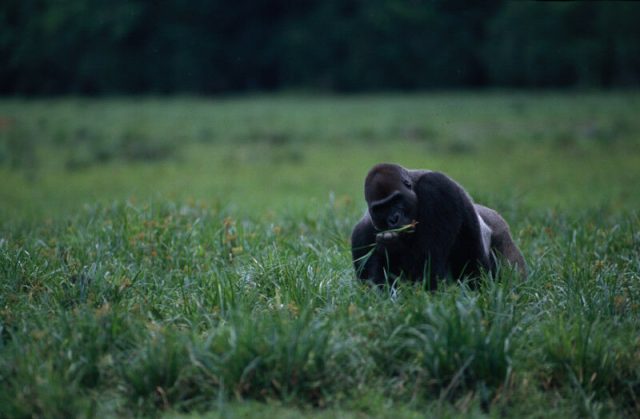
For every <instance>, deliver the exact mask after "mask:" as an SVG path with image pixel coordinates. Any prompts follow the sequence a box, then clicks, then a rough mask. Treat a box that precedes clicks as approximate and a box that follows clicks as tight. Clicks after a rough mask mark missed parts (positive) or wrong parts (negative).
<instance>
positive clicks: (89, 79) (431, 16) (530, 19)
mask: <svg viewBox="0 0 640 419" xmlns="http://www.w3.org/2000/svg"><path fill="white" fill-rule="evenodd" d="M639 20H640V5H639V4H634V3H632V2H568V3H565V2H563V3H537V2H525V1H518V2H507V1H501V0H492V1H490V2H475V1H467V0H455V1H451V0H447V1H443V0H435V1H421V0H393V1H382V0H375V1H358V0H347V1H345V0H337V1H329V0H312V1H304V2H291V1H285V0H258V1H256V0H250V1H249V0H239V1H235V2H233V4H232V5H231V4H229V3H228V2H226V1H220V0H217V1H189V2H184V1H178V0H167V1H162V2H147V1H140V0H113V1H104V0H68V1H64V2H60V1H55V0H5V1H3V2H2V3H0V56H2V65H0V92H2V93H26V94H34V93H40V94H53V93H69V92H71V93H88V94H97V93H121V92H133V93H138V92H157V93H161V92H194V93H205V94H207V93H215V92H225V91H243V90H252V89H262V90H265V89H276V88H314V89H329V90H337V91H353V90H372V89H414V88H421V89H425V88H434V87H456V86H466V87H469V86H474V87H477V86H488V85H497V86H529V87H538V86H576V85H577V86H604V87H607V86H615V85H630V84H633V85H637V84H638V83H639V82H640V60H639V58H638V57H640V26H639V25H637V22H638V21H639Z"/></svg>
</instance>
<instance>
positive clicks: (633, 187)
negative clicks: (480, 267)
mask: <svg viewBox="0 0 640 419" xmlns="http://www.w3.org/2000/svg"><path fill="white" fill-rule="evenodd" d="M639 113H640V96H639V95H638V94H637V93H607V94H604V93H582V94H566V93H565V94H557V93H539V94H525V93H506V92H504V93H491V92H486V93H475V94H462V93H459V94H445V93H439V94H431V95H406V96H400V95H397V96H355V97H332V96H327V97H311V96H259V97H244V98H225V99H218V100H205V99H194V98H174V99H152V98H140V99H106V100H90V99H72V98H70V99H59V100H35V101H30V100H18V99H3V100H1V101H0V178H1V179H2V182H0V417H30V416H31V417H33V416H35V417H72V416H94V417H105V416H133V415H135V416H138V415H139V416H157V415H161V414H163V415H167V416H169V417H175V416H181V415H185V416H187V417H191V416H200V415H203V416H210V417H218V416H222V417H228V416H232V417H236V416H239V417H246V416H261V417H262V416H264V415H266V416H274V417H275V416H277V417H298V416H299V415H305V416H309V417H365V416H380V417H387V416H399V417H423V415H425V414H430V415H432V416H458V415H461V416H472V417H475V416H503V415H506V416H534V417H567V416H569V417H575V416H579V417H585V416H593V417H600V416H613V417H626V416H633V415H637V414H638V413H639V412H640V339H639V338H638V336H640V258H639V257H638V249H640V222H639V221H640V219H639V214H638V211H637V208H638V205H640V189H638V186H637V185H638V183H639V181H640V119H638V118H637V115H638V114H639ZM380 161H394V162H398V163H401V164H403V165H405V166H407V167H412V168H432V169H438V170H442V171H444V172H446V173H448V174H450V175H451V176H452V177H454V178H455V179H456V180H458V181H460V182H461V183H462V184H463V185H465V187H467V189H468V190H469V192H470V193H471V194H472V196H473V197H474V198H475V199H476V200H477V201H478V202H481V203H484V204H488V205H490V206H492V207H494V208H496V209H497V210H499V211H500V212H501V213H502V214H503V215H504V216H505V218H506V219H507V220H508V221H509V222H510V224H511V227H512V231H513V234H514V237H515V239H516V241H517V243H518V244H519V245H520V247H521V249H522V251H523V253H524V254H525V257H526V259H527V261H528V263H529V268H530V277H529V278H528V279H527V280H522V279H519V278H517V277H515V276H513V275H512V274H511V272H508V271H503V272H501V273H500V275H499V276H498V278H496V279H491V278H485V280H484V281H483V284H482V286H481V287H480V289H479V290H470V289H468V288H467V287H466V286H459V285H455V284H448V285H445V286H443V287H442V288H441V289H440V290H439V291H438V292H436V293H429V292H425V291H423V290H422V289H421V287H420V285H416V286H412V285H410V284H402V285H401V286H400V288H399V290H398V295H397V298H395V299H393V298H390V296H389V293H388V292H387V291H385V290H373V289H370V288H369V287H367V286H364V285H362V284H359V283H358V282H357V281H356V280H355V277H354V273H353V271H352V266H351V260H350V252H349V242H348V237H349V234H350V230H351V228H352V226H353V225H354V224H355V222H356V221H357V219H358V218H359V217H360V215H361V214H362V212H363V210H364V208H365V204H364V200H363V197H362V190H361V189H362V183H363V179H364V176H365V174H366V171H367V170H368V168H369V167H370V166H372V165H373V164H374V163H377V162H380Z"/></svg>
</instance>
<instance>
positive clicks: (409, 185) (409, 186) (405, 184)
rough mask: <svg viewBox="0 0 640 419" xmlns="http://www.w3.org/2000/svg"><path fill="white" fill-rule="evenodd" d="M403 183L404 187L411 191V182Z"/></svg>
mask: <svg viewBox="0 0 640 419" xmlns="http://www.w3.org/2000/svg"><path fill="white" fill-rule="evenodd" d="M402 183H403V184H404V186H406V187H407V188H409V189H411V182H409V181H408V180H407V179H404V180H403V181H402Z"/></svg>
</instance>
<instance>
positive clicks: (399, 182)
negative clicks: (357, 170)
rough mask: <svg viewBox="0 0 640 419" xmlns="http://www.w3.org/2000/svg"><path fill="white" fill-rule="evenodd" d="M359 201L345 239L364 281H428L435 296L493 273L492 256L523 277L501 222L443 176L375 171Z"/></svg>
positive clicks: (398, 169) (382, 167)
mask: <svg viewBox="0 0 640 419" xmlns="http://www.w3.org/2000/svg"><path fill="white" fill-rule="evenodd" d="M364 194H365V199H366V201H367V207H368V209H367V212H366V214H365V215H364V216H363V217H362V219H361V220H360V221H359V222H358V224H357V225H356V226H355V228H354V229H353V233H352V235H351V246H352V247H351V250H352V256H353V262H354V267H355V269H356V274H357V276H358V278H360V279H362V280H368V281H372V282H373V283H375V284H383V283H385V282H387V281H388V282H393V281H395V280H396V279H397V278H406V279H409V280H414V281H421V280H427V281H428V283H429V286H430V288H431V289H436V287H437V282H438V280H440V279H444V278H447V277H453V278H454V279H462V278H464V277H477V276H478V275H479V274H480V272H481V271H487V272H495V269H496V263H495V258H494V253H498V254H501V255H503V256H504V257H505V259H506V260H507V262H509V263H511V264H513V265H515V266H516V267H517V268H518V269H519V270H520V272H522V273H523V274H524V273H525V269H526V268H525V262H524V258H523V257H522V254H521V253H520V251H519V250H518V248H517V247H516V245H515V244H514V243H513V240H512V239H511V235H510V232H509V227H508V225H507V223H506V222H505V221H504V219H502V217H500V215H499V214H498V213H497V212H495V211H493V210H491V209H489V208H487V207H483V206H480V205H475V204H474V203H473V201H472V200H471V197H470V196H469V195H468V194H467V192H466V191H465V190H464V189H463V188H462V187H461V186H460V185H458V184H457V183H456V182H454V181H453V180H452V179H450V178H449V177H447V176H445V175H444V174H442V173H438V172H431V171H426V170H407V169H405V168H404V167H402V166H398V165H395V164H378V165H376V166H374V167H373V168H372V169H371V170H370V171H369V173H368V174H367V177H366V179H365V185H364Z"/></svg>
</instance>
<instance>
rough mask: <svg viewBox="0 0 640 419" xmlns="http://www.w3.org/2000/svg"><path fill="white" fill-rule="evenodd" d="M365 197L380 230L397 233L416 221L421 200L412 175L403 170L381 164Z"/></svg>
mask: <svg viewBox="0 0 640 419" xmlns="http://www.w3.org/2000/svg"><path fill="white" fill-rule="evenodd" d="M364 196H365V199H366V200H367V205H368V207H369V214H370V216H371V221H372V222H373V226H374V227H375V228H376V230H380V231H382V230H391V229H397V228H400V227H402V226H405V225H409V224H411V223H413V222H414V221H415V219H416V215H417V209H418V197H417V196H416V193H415V191H414V190H413V181H412V179H411V176H410V174H409V172H408V171H407V170H406V169H405V168H403V167H402V166H398V165H395V164H379V165H377V166H375V167H374V168H373V169H371V171H370V172H369V174H368V175H367V178H366V179H365V184H364Z"/></svg>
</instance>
